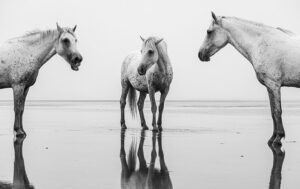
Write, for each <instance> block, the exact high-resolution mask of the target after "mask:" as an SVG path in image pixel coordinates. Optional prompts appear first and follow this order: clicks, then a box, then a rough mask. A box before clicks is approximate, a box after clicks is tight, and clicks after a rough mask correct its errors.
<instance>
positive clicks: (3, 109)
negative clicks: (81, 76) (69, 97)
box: [0, 101, 300, 189]
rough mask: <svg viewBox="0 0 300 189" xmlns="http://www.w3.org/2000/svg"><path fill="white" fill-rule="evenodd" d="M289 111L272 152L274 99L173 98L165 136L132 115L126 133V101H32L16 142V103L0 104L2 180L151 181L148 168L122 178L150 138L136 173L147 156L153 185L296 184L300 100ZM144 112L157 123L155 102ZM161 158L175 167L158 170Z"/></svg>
mask: <svg viewBox="0 0 300 189" xmlns="http://www.w3.org/2000/svg"><path fill="white" fill-rule="evenodd" d="M283 110H284V113H283V114H284V115H283V116H284V117H283V120H284V124H285V129H286V133H287V138H286V140H285V141H284V142H283V147H282V150H281V149H278V148H277V149H273V150H274V153H273V152H272V149H271V148H269V147H268V145H267V140H268V138H269V137H270V134H271V133H272V120H271V116H270V111H269V108H268V102H201V101H197V102H184V101H182V102H180V101H178V102H175V101H174V102H167V104H166V106H165V114H164V119H163V121H164V122H163V128H164V131H163V132H162V134H161V135H158V134H156V133H152V132H151V131H146V132H144V133H143V132H141V129H140V126H139V122H138V120H132V118H131V116H130V115H126V120H127V126H128V128H129V129H127V131H125V132H124V133H122V131H121V130H120V128H119V127H120V126H119V103H118V102H114V101H112V102H96V101H88V102H64V101H61V102H47V101H41V102H39V101H38V102H36V101H35V102H28V103H27V106H26V109H25V115H24V127H25V130H26V132H27V134H28V136H27V138H26V139H25V140H24V142H23V144H22V141H17V142H15V143H14V139H13V138H14V137H13V134H12V125H13V109H12V104H11V102H0V115H1V119H0V125H1V127H0V149H1V154H0V183H8V186H9V187H11V185H10V184H12V183H13V180H15V181H14V182H15V184H16V183H20V182H21V181H20V179H19V180H18V179H13V178H14V174H15V175H17V174H16V173H19V174H20V175H21V176H22V178H23V181H24V178H25V177H24V176H25V175H26V176H27V177H28V180H29V182H30V183H31V184H32V185H33V186H34V188H37V189H38V188H42V189H53V188H55V189H60V188H61V189H82V188H105V189H117V188H121V182H122V184H123V187H125V186H126V185H128V183H133V182H134V183H135V184H136V185H138V184H141V183H143V184H145V182H146V181H145V180H146V177H145V175H147V174H145V171H144V172H143V171H139V172H138V171H136V172H135V173H133V174H131V175H138V176H131V177H130V179H127V180H126V179H121V178H122V175H121V173H122V170H123V178H124V174H125V172H126V169H125V168H126V163H127V167H128V163H129V161H128V159H125V158H124V153H125V154H126V156H127V155H128V154H129V149H130V146H131V145H132V144H133V145H134V146H136V147H137V148H138V147H139V144H140V142H142V143H143V142H144V145H143V153H141V150H140V151H139V152H140V153H139V155H140V158H137V159H136V161H137V162H136V170H139V167H140V163H139V162H140V161H142V160H143V158H141V154H143V155H144V157H145V161H146V163H147V164H146V166H147V167H148V168H146V170H147V171H149V170H152V167H150V168H149V166H150V165H153V164H150V162H151V161H152V163H155V164H154V165H155V168H156V174H154V173H153V172H151V173H153V174H152V175H155V176H156V177H153V176H152V177H148V183H156V182H158V181H159V182H160V183H165V184H166V185H168V186H171V185H172V187H173V188H186V187H187V186H188V188H191V189H193V188H208V189H217V188H231V189H240V188H243V189H253V188H255V189H260V188H262V189H264V188H272V189H273V188H274V189H275V188H279V185H281V188H282V189H293V188H297V186H299V185H300V180H299V179H297V178H298V175H299V173H300V140H299V139H300V124H299V123H300V117H299V116H298V115H300V102H285V103H284V104H283ZM145 116H146V120H147V121H148V126H150V125H151V124H150V120H151V113H150V110H149V102H146V107H145ZM122 139H123V141H124V148H122V146H121V144H122ZM153 142H155V146H156V148H155V151H154V150H153ZM159 144H161V147H160V146H159ZM21 147H23V148H21ZM137 151H138V149H137ZM154 152H156V155H157V156H154V155H155V153H154ZM161 152H163V155H164V156H163V157H162V153H161ZM15 153H16V157H15ZM151 154H152V156H151ZM21 155H23V158H22V156H21ZM155 157H156V158H155ZM160 160H164V161H162V162H165V165H166V167H167V169H168V172H167V171H161V172H158V171H157V170H160V168H161V165H160ZM23 163H24V166H25V170H24V169H23V170H22V165H23ZM273 163H274V165H273ZM141 164H142V163H141ZM122 165H123V166H122ZM281 166H282V170H281V169H280V168H281ZM122 167H123V169H122ZM162 167H164V166H162ZM272 168H273V171H272ZM163 172H164V174H162V173H163ZM127 173H128V172H127ZM166 173H168V174H166ZM280 173H281V174H280ZM166 175H167V176H166ZM127 176H128V174H127ZM127 181H128V182H127ZM150 181H151V182H150ZM170 183H171V185H170ZM166 185H165V186H164V188H167V187H166ZM0 188H1V184H0ZM2 188H4V187H2ZM2 188H1V189H2ZM23 188H24V187H23ZM128 188H132V189H133V188H134V187H128ZM156 188H158V186H156Z"/></svg>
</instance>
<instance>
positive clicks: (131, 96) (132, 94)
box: [128, 86, 137, 118]
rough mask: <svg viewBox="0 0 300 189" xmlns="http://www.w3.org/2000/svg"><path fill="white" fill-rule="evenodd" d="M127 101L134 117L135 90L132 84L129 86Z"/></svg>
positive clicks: (135, 110) (135, 112)
mask: <svg viewBox="0 0 300 189" xmlns="http://www.w3.org/2000/svg"><path fill="white" fill-rule="evenodd" d="M128 102H129V107H130V112H131V115H132V117H133V118H135V117H136V115H137V109H136V92H135V89H134V88H133V87H132V86H130V87H129V93H128Z"/></svg>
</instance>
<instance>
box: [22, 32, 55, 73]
mask: <svg viewBox="0 0 300 189" xmlns="http://www.w3.org/2000/svg"><path fill="white" fill-rule="evenodd" d="M40 35H41V34H40ZM58 37H59V33H58V31H56V30H53V31H50V32H49V34H48V35H47V36H44V37H42V38H41V36H37V37H35V38H33V39H32V41H30V42H27V44H28V46H29V47H28V48H29V49H31V55H32V57H35V59H36V60H37V61H36V62H35V63H36V64H37V66H38V67H39V68H40V67H42V66H43V65H44V64H45V63H46V62H47V61H48V60H49V59H50V58H52V57H53V56H54V55H55V54H56V50H55V43H56V41H57V39H58Z"/></svg>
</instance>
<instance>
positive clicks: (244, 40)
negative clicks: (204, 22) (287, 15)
mask: <svg viewBox="0 0 300 189" xmlns="http://www.w3.org/2000/svg"><path fill="white" fill-rule="evenodd" d="M212 17H213V21H212V23H211V25H210V27H209V28H208V30H207V35H206V38H205V40H204V42H203V44H202V46H201V48H200V50H199V54H198V57H199V58H200V60H201V61H209V60H210V57H211V56H213V55H214V54H215V53H216V52H218V50H220V49H221V48H223V47H224V46H225V45H226V44H228V43H229V44H231V45H232V46H234V47H235V48H236V49H237V50H238V51H239V52H240V53H241V54H242V55H243V56H244V57H245V58H246V59H247V60H248V61H249V62H250V63H251V64H252V66H253V68H254V70H255V72H256V76H257V79H258V81H259V82H260V83H261V84H263V85H264V86H265V87H266V88H267V90H268V93H269V99H270V105H271V111H272V118H273V125H274V132H273V135H272V137H271V138H270V140H269V143H273V144H279V145H281V139H282V137H285V132H284V128H283V124H282V119H281V114H282V110H281V94H280V88H281V87H283V86H287V87H300V40H299V39H298V38H297V36H296V35H294V34H293V33H292V32H290V31H288V30H285V29H282V28H274V27H270V26H266V25H264V24H260V23H256V22H251V21H247V20H243V19H239V18H234V17H217V16H216V15H215V14H214V13H212Z"/></svg>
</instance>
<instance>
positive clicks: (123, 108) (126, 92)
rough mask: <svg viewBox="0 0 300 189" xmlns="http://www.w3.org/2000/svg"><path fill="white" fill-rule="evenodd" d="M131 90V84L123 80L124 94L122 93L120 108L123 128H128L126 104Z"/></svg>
mask: <svg viewBox="0 0 300 189" xmlns="http://www.w3.org/2000/svg"><path fill="white" fill-rule="evenodd" d="M128 91H129V85H128V83H127V82H126V81H122V94H121V99H120V109H121V120H120V123H121V128H122V129H126V128H127V127H126V124H125V112H124V110H125V106H126V97H127V94H128Z"/></svg>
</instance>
